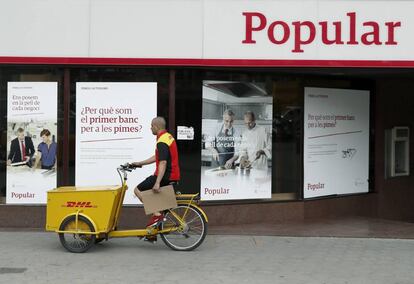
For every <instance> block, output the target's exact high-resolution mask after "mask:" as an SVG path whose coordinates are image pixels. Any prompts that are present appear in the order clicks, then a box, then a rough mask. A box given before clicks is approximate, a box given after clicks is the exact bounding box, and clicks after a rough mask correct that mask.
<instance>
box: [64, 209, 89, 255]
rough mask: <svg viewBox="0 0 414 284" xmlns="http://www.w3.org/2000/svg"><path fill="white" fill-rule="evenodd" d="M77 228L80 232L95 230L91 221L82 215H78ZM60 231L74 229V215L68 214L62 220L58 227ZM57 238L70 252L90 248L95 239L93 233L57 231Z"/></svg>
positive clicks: (83, 250) (78, 251)
mask: <svg viewBox="0 0 414 284" xmlns="http://www.w3.org/2000/svg"><path fill="white" fill-rule="evenodd" d="M77 229H78V230H79V231H82V232H95V229H94V227H93V225H92V223H91V222H90V221H89V220H88V219H87V218H86V217H84V216H81V215H79V216H78V227H77ZM59 230H60V231H75V230H76V216H69V217H67V218H66V219H65V220H63V222H62V224H61V225H60V228H59ZM59 239H60V242H61V243H62V245H63V247H64V248H65V249H67V250H68V251H70V252H77V253H80V252H85V251H87V250H88V249H90V248H91V247H92V246H93V245H94V244H95V240H96V235H93V234H87V233H83V234H76V233H59Z"/></svg>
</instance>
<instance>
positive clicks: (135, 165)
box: [129, 162, 142, 168]
mask: <svg viewBox="0 0 414 284" xmlns="http://www.w3.org/2000/svg"><path fill="white" fill-rule="evenodd" d="M129 165H130V167H131V168H142V164H141V163H140V162H134V163H131V164H129Z"/></svg>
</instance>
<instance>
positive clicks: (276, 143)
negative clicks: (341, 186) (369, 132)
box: [0, 67, 375, 203]
mask: <svg viewBox="0 0 414 284" xmlns="http://www.w3.org/2000/svg"><path fill="white" fill-rule="evenodd" d="M305 71H306V70H305ZM305 71H304V70H302V71H301V72H299V70H298V69H290V70H282V69H275V68H273V69H245V70H242V69H240V68H174V69H172V68H159V67H157V68H155V67H123V68H116V67H70V68H68V67H67V68H63V67H56V68H55V67H2V68H0V116H1V117H2V119H1V120H0V131H1V132H0V134H1V135H0V198H1V200H0V202H1V203H5V201H6V198H5V197H6V193H7V192H6V187H7V185H6V176H7V170H6V169H7V166H6V164H7V156H8V152H9V149H10V140H11V138H12V137H11V136H13V135H14V136H15V134H13V133H12V132H11V131H10V130H8V124H7V120H8V118H9V117H8V113H7V105H8V103H9V102H8V89H7V86H8V82H56V83H57V91H56V92H57V106H56V107H57V125H56V129H57V131H56V136H57V138H56V137H55V138H56V141H55V142H57V172H56V182H57V186H61V185H75V183H76V182H75V179H76V176H75V175H76V174H75V164H76V163H75V153H76V149H75V148H76V83H78V82H125V83H127V82H156V83H157V113H158V115H160V116H164V117H165V118H166V120H167V122H168V121H169V116H170V114H171V115H172V116H175V125H168V127H169V131H170V132H172V133H173V134H175V135H176V136H177V127H186V129H192V130H191V131H193V132H192V133H193V134H192V135H190V138H188V139H178V137H177V144H178V148H179V152H180V166H181V171H182V179H181V182H180V185H179V190H180V191H181V192H183V193H201V192H200V190H203V189H202V187H203V186H202V182H203V180H202V179H203V178H202V175H203V173H205V171H206V170H208V171H209V172H212V171H218V172H219V171H220V170H223V174H224V173H226V174H233V175H236V176H237V175H238V176H240V175H243V177H240V178H236V179H237V180H241V179H242V178H244V179H248V178H253V176H254V175H253V174H252V175H251V176H249V175H248V174H246V173H247V171H244V172H243V171H242V170H243V169H242V167H241V164H242V161H241V158H240V157H239V159H237V160H234V161H233V162H232V163H231V165H230V166H229V167H228V168H226V161H224V162H223V163H222V164H220V159H219V158H217V159H214V157H213V155H212V154H211V153H212V152H211V147H210V148H209V145H208V143H211V140H210V142H209V141H208V139H207V136H208V135H210V136H214V135H216V133H215V132H214V131H215V130H212V129H213V128H214V126H217V125H221V124H223V123H224V115H225V114H226V113H227V115H229V116H231V120H232V122H231V123H232V125H233V126H234V128H235V130H237V131H238V132H239V136H238V138H239V139H240V141H238V142H237V141H236V140H237V139H235V140H234V141H236V142H237V143H239V142H240V143H241V142H242V141H243V135H242V133H243V132H245V131H246V129H247V128H248V126H247V124H246V123H247V122H246V114H254V119H253V120H254V121H255V122H256V124H257V125H258V126H259V127H261V128H263V129H264V133H265V134H263V135H265V136H263V137H264V139H262V140H263V141H266V143H268V144H269V145H266V146H265V147H264V148H263V150H266V149H268V150H269V151H270V152H269V153H267V154H266V153H265V152H266V151H264V152H263V153H261V157H260V159H262V160H263V161H264V163H263V165H264V166H265V169H266V172H268V177H269V180H267V176H266V177H265V176H263V177H259V176H254V178H255V179H254V181H255V182H256V183H257V182H259V183H263V184H265V183H266V182H269V188H268V190H269V192H268V196H266V198H264V197H261V196H260V195H257V196H258V197H254V196H253V197H252V196H248V197H246V198H237V196H236V197H233V198H232V199H233V200H236V199H237V200H240V199H246V200H254V201H253V202H261V201H266V200H267V201H268V200H298V199H302V198H303V196H302V191H303V190H302V187H303V131H304V130H303V124H304V121H303V120H304V118H303V112H304V89H305V87H320V88H339V89H340V88H342V89H352V88H353V89H361V90H373V89H374V87H373V86H374V83H373V82H374V80H375V77H372V76H371V77H369V76H368V77H367V78H364V77H363V76H360V77H354V78H352V77H351V78H345V77H344V76H339V77H338V76H332V75H331V74H330V72H328V71H326V70H322V69H312V70H308V71H306V72H305ZM64 82H68V84H67V86H65V83H64ZM65 88H67V91H66V93H67V94H66V95H67V96H66V98H67V99H68V100H69V107H68V113H66V115H67V116H68V117H69V121H68V123H66V124H65V123H64V122H65V121H64V119H65V117H66V116H65V113H64V103H65V100H64V98H65ZM206 89H207V90H208V91H206ZM206 94H207V95H206ZM214 95H217V96H216V99H212V97H214ZM209 96H210V97H209ZM170 98H173V99H174V98H175V113H171V109H170V107H169V106H170ZM229 111H231V112H229ZM371 116H372V114H371ZM249 117H250V119H251V118H252V116H251V115H250V116H249V115H248V117H247V118H249ZM143 127H144V129H146V130H148V131H149V127H150V126H149V125H144V126H143ZM246 127H247V128H246ZM210 128H211V129H210ZM14 130H16V129H14ZM210 132H211V133H214V135H212V134H211V133H210ZM216 132H217V131H216ZM209 133H210V134H209ZM219 133H221V135H222V136H223V135H225V131H224V130H222V131H221V132H220V131H219ZM67 134H69V135H67ZM30 135H32V136H33V135H36V136H39V135H40V133H35V134H33V133H30ZM14 136H13V137H14ZM32 138H35V139H37V140H36V143H39V141H40V140H39V137H32ZM221 138H223V137H221ZM38 140H39V141H38ZM63 142H65V143H63ZM237 143H236V144H237ZM64 145H65V146H64ZM371 145H372V137H371ZM36 147H37V145H36ZM148 147H153V145H148ZM213 148H214V147H213ZM236 148H237V147H236V146H235V145H230V146H229V149H232V151H233V152H234V153H236V152H237V151H236ZM265 148H266V149H265ZM65 151H67V152H65ZM370 151H371V156H370V157H371V161H370V177H371V178H372V177H373V172H374V171H373V165H374V162H373V160H372V157H373V154H372V153H373V147H371V148H370ZM64 152H65V154H66V156H67V157H68V160H65V161H63V160H62V157H63V153H64ZM230 152H231V151H230ZM229 158H230V156H229ZM227 160H228V159H227ZM125 162H130V161H125ZM248 162H251V163H252V164H253V163H257V161H256V160H255V159H254V158H249V159H248ZM203 168H204V172H203ZM247 168H248V167H247ZM63 169H68V170H66V171H63ZM252 173H253V172H252ZM246 184H247V183H246ZM371 184H372V180H371ZM133 186H135V184H134V185H130V187H133ZM209 190H210V189H209ZM211 190H212V191H211V192H212V193H217V194H221V193H223V192H225V191H226V190H227V189H226V188H225V187H224V188H220V187H217V188H216V187H214V186H213V187H212V189H211ZM257 190H259V187H257V188H256V191H257ZM253 191H254V190H253ZM218 200H220V199H218ZM223 201H225V199H223ZM228 202H230V201H228ZM248 202H251V201H248Z"/></svg>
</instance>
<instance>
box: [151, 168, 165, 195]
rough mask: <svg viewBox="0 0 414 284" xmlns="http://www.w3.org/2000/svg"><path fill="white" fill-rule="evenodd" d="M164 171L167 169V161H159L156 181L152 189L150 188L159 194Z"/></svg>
mask: <svg viewBox="0 0 414 284" xmlns="http://www.w3.org/2000/svg"><path fill="white" fill-rule="evenodd" d="M166 169H167V161H159V162H158V176H157V180H156V181H155V184H154V187H153V188H152V189H153V190H154V191H155V192H160V187H161V180H162V178H163V177H164V174H165V170H166Z"/></svg>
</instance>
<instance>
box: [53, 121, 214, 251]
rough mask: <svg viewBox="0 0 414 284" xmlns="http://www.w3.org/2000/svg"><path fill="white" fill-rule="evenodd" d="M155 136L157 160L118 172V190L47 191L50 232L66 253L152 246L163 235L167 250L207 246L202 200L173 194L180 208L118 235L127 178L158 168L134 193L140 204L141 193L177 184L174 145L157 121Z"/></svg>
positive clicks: (131, 166)
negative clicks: (109, 243)
mask: <svg viewBox="0 0 414 284" xmlns="http://www.w3.org/2000/svg"><path fill="white" fill-rule="evenodd" d="M151 130H152V132H153V134H154V135H157V147H156V153H155V155H154V156H153V157H150V158H149V159H147V160H144V161H142V162H134V163H131V164H125V165H122V166H120V167H118V168H117V171H118V174H119V176H120V178H121V185H120V186H98V187H74V186H65V187H59V188H57V189H54V190H50V191H48V193H47V217H46V230H47V231H54V232H56V233H58V234H59V239H60V241H61V243H62V245H63V246H64V247H65V248H66V249H67V250H68V251H70V252H85V251H87V250H88V249H89V248H91V247H92V246H93V245H94V244H95V243H98V242H101V241H103V240H108V239H110V238H121V237H142V238H144V239H145V240H148V241H152V242H153V241H155V240H156V237H157V235H160V236H161V239H162V240H163V241H164V243H165V244H166V245H167V246H169V247H170V248H172V249H174V250H181V251H189V250H193V249H195V248H197V247H198V246H199V245H200V244H201V243H202V242H203V241H204V238H205V236H206V234H207V222H208V219H207V215H206V214H205V213H204V211H203V210H202V209H201V208H200V207H199V205H198V202H199V198H198V194H175V197H176V204H177V205H176V206H174V207H173V208H167V209H165V210H163V211H162V212H155V213H154V215H153V217H152V218H151V219H150V221H149V222H148V224H147V227H146V228H143V229H135V230H118V229H117V225H118V221H119V217H120V212H121V208H122V204H123V201H124V197H125V192H126V190H127V189H128V186H127V175H128V172H131V171H132V170H134V169H135V168H137V167H142V166H144V165H147V164H150V163H154V162H155V163H156V172H155V174H154V175H153V176H150V177H148V178H147V179H146V180H144V181H143V182H142V183H140V184H139V185H138V186H137V187H136V188H135V191H134V192H135V194H136V195H137V197H138V198H139V199H141V201H143V200H142V197H143V196H142V195H143V194H142V191H145V190H152V191H153V192H155V193H158V192H160V190H161V188H162V186H165V187H164V188H165V189H163V190H172V189H171V186H172V185H175V184H176V183H177V181H178V179H179V169H178V155H177V152H176V151H177V150H176V146H175V141H174V138H172V136H171V135H170V134H169V133H167V132H166V131H165V120H164V119H163V118H160V117H157V118H154V119H153V121H152V123H151ZM160 196H161V195H160ZM144 206H145V200H144Z"/></svg>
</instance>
